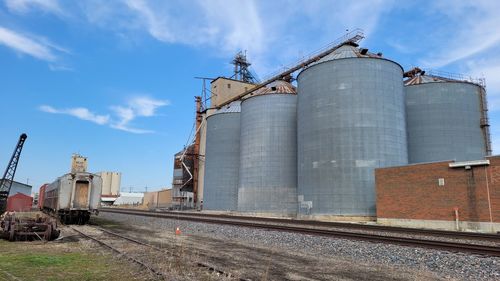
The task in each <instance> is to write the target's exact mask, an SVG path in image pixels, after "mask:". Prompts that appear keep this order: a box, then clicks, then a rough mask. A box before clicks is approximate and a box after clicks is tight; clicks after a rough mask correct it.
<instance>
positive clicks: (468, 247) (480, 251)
mask: <svg viewBox="0 0 500 281" xmlns="http://www.w3.org/2000/svg"><path fill="white" fill-rule="evenodd" d="M102 211H104V212H112V213H120V214H128V215H137V216H146V217H155V218H165V219H178V220H186V221H195V222H204V223H211V224H226V225H233V226H242V227H249V228H258V229H265V230H276V231H286V232H295V233H302V234H309V235H321V236H327V237H335V238H344V239H350V240H363V241H369V242H375V243H389V244H397V245H403V246H411V247H420V248H430V249H437V250H445V251H450V252H461V253H470V254H477V255H486V256H497V257H500V247H498V246H487V245H477V244H467V243H459V242H449V241H436V240H429V239H420V238H408V237H395V236H384V235H379V234H371V233H359V232H349V231H339V230H331V229H318V228H310V227H303V226H298V225H283V224H285V223H288V222H287V220H280V219H278V220H280V223H282V224H281V225H278V224H270V223H262V222H259V221H256V220H254V219H255V218H253V217H251V219H250V220H246V217H239V216H238V217H236V216H233V217H231V216H222V217H221V218H215V217H214V216H213V215H210V216H206V217H205V215H196V214H190V215H185V214H180V213H175V214H172V213H159V212H148V211H136V210H133V211H132V210H118V209H105V210H102ZM228 217H230V218H228ZM259 219H260V218H259ZM273 220H274V219H273ZM384 231H385V230H384ZM401 233H408V232H401ZM419 233H420V234H423V233H424V232H419ZM431 233H433V232H431ZM425 234H427V233H425ZM434 235H435V234H434ZM445 237H446V236H445ZM473 237H475V239H478V236H476V235H474V236H473ZM447 238H450V237H447ZM451 238H457V237H456V236H454V237H451ZM458 238H464V236H459V237H458ZM490 238H491V237H490ZM497 239H498V238H497ZM495 241H499V240H495Z"/></svg>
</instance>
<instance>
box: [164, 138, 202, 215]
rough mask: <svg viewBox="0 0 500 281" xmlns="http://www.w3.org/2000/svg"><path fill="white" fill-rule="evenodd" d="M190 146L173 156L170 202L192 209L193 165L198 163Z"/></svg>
mask: <svg viewBox="0 0 500 281" xmlns="http://www.w3.org/2000/svg"><path fill="white" fill-rule="evenodd" d="M194 149H195V146H194V145H190V146H188V147H186V148H184V149H183V150H181V151H179V152H178V153H176V154H175V155H174V174H173V178H172V193H171V196H172V201H173V203H174V204H175V205H177V206H183V207H186V206H189V207H190V208H192V207H193V199H192V198H193V188H194V185H195V184H194V183H195V181H194V177H195V176H196V175H195V172H194V164H195V161H198V158H197V157H195V153H194Z"/></svg>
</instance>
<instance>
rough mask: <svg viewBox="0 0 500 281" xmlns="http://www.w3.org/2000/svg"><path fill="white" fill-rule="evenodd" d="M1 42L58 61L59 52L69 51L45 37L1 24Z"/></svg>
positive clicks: (37, 56)
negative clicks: (21, 31)
mask: <svg viewBox="0 0 500 281" xmlns="http://www.w3.org/2000/svg"><path fill="white" fill-rule="evenodd" d="M0 44H2V45H5V46H7V47H9V48H11V49H13V50H15V51H17V52H20V53H23V54H27V55H30V56H32V57H34V58H37V59H40V60H45V61H50V62H53V61H56V60H57V59H58V57H57V55H56V53H57V52H61V51H64V52H68V51H66V50H65V49H63V48H61V47H58V46H56V45H55V44H52V43H50V42H49V41H48V40H46V39H43V38H36V37H34V36H28V35H24V34H21V33H19V32H16V31H13V30H10V29H7V28H4V27H1V26H0Z"/></svg>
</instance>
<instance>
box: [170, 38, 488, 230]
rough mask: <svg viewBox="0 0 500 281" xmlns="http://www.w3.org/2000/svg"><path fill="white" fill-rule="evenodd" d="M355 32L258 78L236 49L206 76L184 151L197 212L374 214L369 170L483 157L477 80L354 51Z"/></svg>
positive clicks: (484, 117)
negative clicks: (227, 74)
mask: <svg viewBox="0 0 500 281" xmlns="http://www.w3.org/2000/svg"><path fill="white" fill-rule="evenodd" d="M362 38H363V34H362V33H360V32H358V31H356V32H351V33H349V34H347V35H346V36H345V37H342V38H340V40H339V41H337V42H336V43H334V44H332V45H330V46H328V47H327V48H326V49H325V50H322V51H320V52H318V53H316V54H313V55H311V56H310V57H308V58H305V59H304V60H302V61H300V62H298V63H297V64H296V65H295V66H292V67H289V68H288V69H287V70H286V71H284V72H282V73H279V74H277V75H275V76H273V77H271V78H269V79H267V80H265V81H264V82H258V81H256V80H255V79H254V76H251V77H249V76H248V73H249V72H248V69H247V67H248V66H249V65H250V64H249V63H248V62H247V61H246V57H245V56H243V57H242V56H241V54H240V53H239V54H238V55H237V57H238V59H236V58H235V60H233V64H235V73H234V75H233V76H232V77H231V78H224V77H218V78H216V79H213V80H212V82H211V85H210V97H208V98H207V97H206V92H207V91H208V90H204V91H203V93H202V96H201V97H197V99H196V102H197V105H196V123H195V128H196V133H195V136H194V138H193V144H192V146H189V147H188V148H186V149H185V150H183V152H182V153H183V154H184V155H192V156H193V158H190V159H188V160H187V161H186V163H189V161H190V160H191V159H192V160H193V165H192V167H193V168H192V169H187V170H189V171H190V177H189V179H188V180H187V181H185V180H184V181H183V182H182V184H183V185H185V184H187V183H186V182H188V183H189V184H191V183H192V184H193V188H192V191H193V201H194V206H195V207H196V208H198V209H203V210H211V211H224V212H228V211H229V212H241V213H246V214H254V215H266V216H287V217H297V218H311V219H326V220H351V221H366V220H376V219H377V217H378V216H380V215H381V214H382V217H379V218H380V219H384V218H386V217H388V216H387V214H388V213H390V212H392V211H391V210H388V211H384V210H387V209H384V208H386V206H381V205H383V204H385V203H383V202H384V201H380V200H381V198H385V197H384V196H387V198H390V196H389V195H388V194H385V193H384V192H385V191H384V187H383V186H381V184H382V183H379V182H378V180H379V177H378V176H377V177H375V171H376V170H377V171H383V169H384V168H386V167H408V169H416V167H419V166H418V165H417V163H427V162H433V161H434V162H435V161H438V163H441V162H439V161H445V162H443V163H451V162H456V163H459V162H462V161H473V160H478V159H484V157H487V156H490V155H491V151H492V150H491V141H490V135H489V122H488V113H487V109H488V106H487V103H486V91H485V86H484V81H483V80H474V79H471V78H465V77H460V76H452V75H450V74H442V73H441V74H440V73H434V72H433V73H430V72H427V73H426V72H425V71H422V70H421V69H418V68H414V69H411V70H408V71H405V70H404V69H403V68H402V67H401V65H399V64H398V63H397V62H395V61H392V60H389V59H387V58H385V57H383V54H382V53H380V52H370V51H369V50H368V49H366V48H360V47H359V45H358V43H359V41H360V40H361V39H362ZM233 78H236V79H233ZM204 79H205V78H204ZM238 79H239V80H238ZM203 81H204V82H205V80H203ZM208 99H210V100H211V103H210V105H208V104H205V103H203V101H205V100H208ZM489 159H492V158H489ZM180 162H181V163H182V162H183V161H180ZM176 165H177V164H176ZM422 165H427V164H422ZM178 166H179V167H182V165H181V164H179V165H178ZM389 169H390V168H389ZM401 169H403V168H401ZM178 173H179V172H177V174H178ZM377 173H382V172H377ZM175 175H176V172H174V178H175ZM178 175H180V174H178ZM377 175H378V174H377ZM399 184H403V183H402V182H400V183H399ZM382 185H383V184H382ZM392 188H395V187H392ZM379 192H380V193H379ZM381 196H382V197H381ZM465 198H466V197H465ZM392 200H396V199H395V198H392ZM464 200H465V199H464ZM477 200H483V198H482V197H481V198H477ZM483 203H484V202H482V201H481V204H483ZM394 211H396V210H395V209H394ZM381 212H382V213H381ZM389 217H390V216H389ZM475 219H476V218H475V217H473V218H471V220H472V221H474V220H475Z"/></svg>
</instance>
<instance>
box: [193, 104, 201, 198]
mask: <svg viewBox="0 0 500 281" xmlns="http://www.w3.org/2000/svg"><path fill="white" fill-rule="evenodd" d="M194 100H195V102H196V123H195V124H196V125H195V128H196V134H195V137H194V151H193V154H194V159H193V205H194V207H195V208H197V207H198V169H199V165H200V141H201V132H200V131H201V129H200V126H201V122H202V121H203V116H202V114H201V111H202V100H201V97H200V96H196V97H194Z"/></svg>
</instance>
